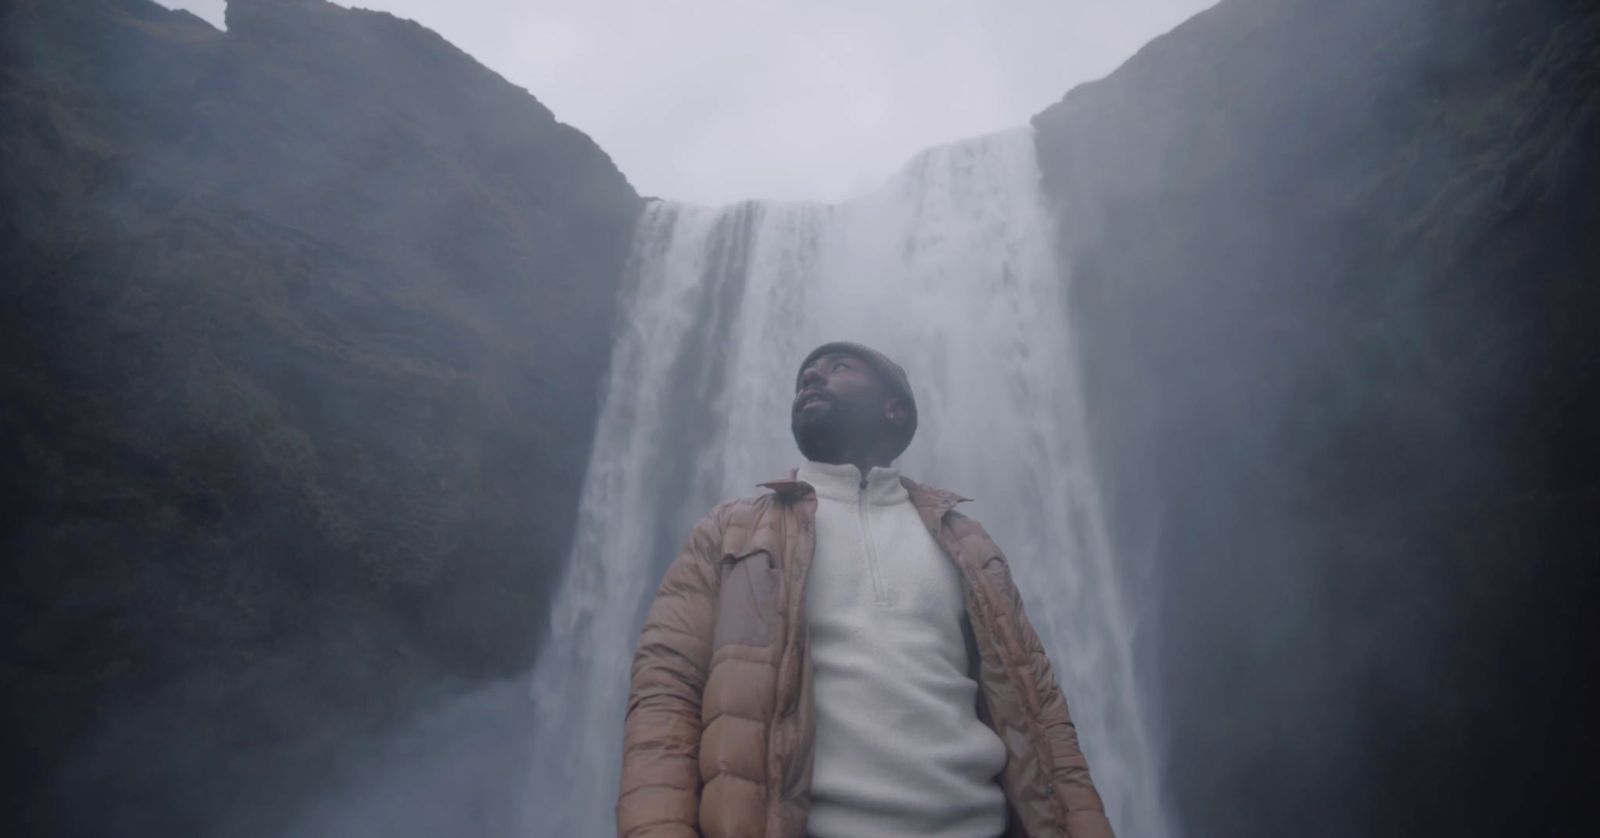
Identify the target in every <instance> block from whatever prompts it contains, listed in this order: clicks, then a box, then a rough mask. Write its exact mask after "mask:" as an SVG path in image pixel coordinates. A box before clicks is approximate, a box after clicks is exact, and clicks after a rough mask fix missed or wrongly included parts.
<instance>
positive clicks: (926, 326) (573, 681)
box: [527, 128, 1171, 838]
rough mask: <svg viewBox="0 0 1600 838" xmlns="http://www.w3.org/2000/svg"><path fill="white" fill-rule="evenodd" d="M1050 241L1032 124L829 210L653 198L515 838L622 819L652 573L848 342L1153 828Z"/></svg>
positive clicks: (743, 475)
mask: <svg viewBox="0 0 1600 838" xmlns="http://www.w3.org/2000/svg"><path fill="white" fill-rule="evenodd" d="M1054 242H1055V236H1054V231H1053V227H1052V220H1051V217H1050V215H1049V213H1048V211H1047V209H1046V207H1045V204H1044V198H1043V195H1042V193H1041V191H1040V185H1039V170H1038V163H1037V160H1036V158H1035V154H1034V147H1033V135H1032V131H1031V130H1030V129H1026V128H1024V129H1018V130H1013V131H1007V132H1002V133H999V134H994V135H990V136H985V137H980V138H976V139H972V140H968V141H964V142H958V143H954V144H951V145H947V146H941V147H938V148H933V149H930V150H928V151H925V152H923V153H922V154H920V155H919V156H917V157H916V158H915V159H913V160H912V161H911V162H910V164H909V165H907V166H906V167H905V168H904V169H903V170H902V171H901V172H899V173H898V174H897V175H896V176H894V177H893V178H891V179H890V180H889V181H888V182H887V183H885V184H884V185H883V186H881V187H880V188H878V189H877V190H875V191H873V192H871V193H868V194H866V195H863V196H861V197H859V198H856V199H852V200H850V201H847V202H844V203H840V204H835V205H822V204H809V203H772V202H745V203H740V204H735V205H732V206H726V207H702V206H691V205H684V204H678V203H672V202H653V203H651V204H650V206H649V207H648V209H647V210H646V212H645V214H644V217H643V218H642V220H641V222H640V225H639V230H638V233H637V236H636V239H635V244H634V253H633V257H632V267H631V268H630V276H629V278H628V282H627V287H626V289H625V294H626V296H625V302H624V304H623V313H622V318H621V323H620V326H619V331H618V334H617V337H616V344H615V346H614V349H613V353H614V354H613V359H612V364H611V369H610V372H609V378H608V381H607V382H606V386H605V390H604V404H603V407H602V411H601V418H600V423H599V426H598V428H597V431H596V436H595V443H594V450H593V453H592V456H591V459H590V463H589V471H588V476H587V479H586V483H585V486H584V489H583V496H582V502H581V504H582V505H581V511H580V514H579V522H578V529H577V532H578V536H577V540H576V542H575V545H574V548H573V552H572V557H571V563H570V569H569V571H568V576H567V577H566V579H565V581H564V582H563V584H562V587H561V588H560V590H559V592H558V593H557V594H556V597H555V604H554V613H553V619H552V625H551V628H550V634H549V636H548V639H547V641H546V648H545V649H544V651H543V652H542V653H541V655H540V657H539V662H538V664H537V667H536V670H535V674H534V678H533V684H532V689H533V692H534V695H533V698H534V704H535V727H534V733H533V736H534V743H535V744H534V748H535V751H534V761H535V767H534V776H533V792H532V795H531V796H530V799H529V800H528V801H527V805H528V807H529V808H528V818H529V831H530V832H533V833H535V834H551V835H556V834H561V835H605V834H612V833H613V832H614V830H615V827H614V815H613V806H614V804H615V800H616V789H617V782H618V775H619V772H620V759H621V756H620V755H621V735H622V719H623V713H624V710H625V703H626V697H627V690H628V673H629V663H630V661H631V656H632V653H633V645H634V642H635V641H636V639H637V636H638V631H639V627H640V624H641V622H642V620H643V616H644V611H645V609H646V608H647V607H648V605H649V601H650V598H651V596H652V595H653V594H654V592H655V588H656V585H657V584H658V583H659V581H660V579H661V575H662V573H663V572H664V570H665V567H666V564H667V563H668V562H669V561H670V560H671V558H672V556H673V555H674V554H675V552H676V550H677V547H678V546H679V545H680V544H681V543H682V540H683V538H684V537H685V536H686V535H687V533H688V531H689V528H690V526H691V525H692V524H693V523H694V521H695V520H696V519H697V518H699V517H700V516H701V515H703V514H704V513H705V512H706V511H708V510H709V509H710V508H711V507H712V506H713V505H714V504H715V503H716V502H717V501H719V500H722V499H725V498H730V497H736V496H740V495H748V494H754V493H757V492H759V491H761V490H759V489H757V488H756V484H757V483H759V482H761V481H763V480H767V479H771V478H772V477H775V476H778V475H780V474H782V473H783V472H784V471H786V470H787V469H788V468H789V467H791V466H793V465H795V464H796V463H797V462H798V461H799V457H800V455H799V453H798V452H797V451H796V450H795V447H794V442H793V440H792V438H791V437H790V434H789V403H790V399H791V398H792V396H793V387H794V376H795V373H796V369H797V366H798V363H799V360H800V358H801V357H802V356H803V355H804V354H805V352H807V351H808V350H809V349H811V348H812V347H813V346H816V345H818V344H820V343H823V342H824V341H828V340H836V339H844V340H859V341H862V342H864V343H867V344H869V345H872V346H874V347H876V348H878V349H880V350H882V351H883V352H885V353H886V354H887V355H889V356H890V357H891V358H894V359H896V360H897V361H899V362H900V363H901V364H902V365H903V366H904V367H905V368H906V370H907V372H908V374H909V376H910V379H911V385H912V389H913V391H914V392H915V395H916V399H917V404H918V408H919V409H918V413H919V416H920V428H919V430H918V433H917V437H916V439H915V440H914V441H913V442H912V444H911V447H910V448H909V449H908V450H907V451H906V453H905V455H904V456H903V457H902V458H901V459H900V460H899V461H898V462H897V465H898V466H899V467H900V468H901V469H902V471H903V472H905V473H906V474H907V475H909V476H911V477H913V478H915V479H918V480H921V481H924V482H928V483H931V484H933V485H936V486H941V487H945V488H949V489H953V490H955V491H958V492H960V493H962V494H965V495H968V496H970V497H973V498H975V499H976V500H975V502H974V503H972V504H968V505H966V506H964V507H963V509H964V511H966V512H967V513H968V514H970V515H972V516H973V517H976V518H977V519H978V520H980V521H982V522H984V524H985V526H986V527H987V528H988V529H989V531H990V532H991V533H992V534H993V535H994V537H995V539H996V541H997V542H998V543H999V544H1000V546H1001V548H1002V549H1003V550H1005V551H1006V554H1007V556H1008V557H1009V558H1010V560H1011V563H1012V567H1013V571H1014V574H1015V576H1016V578H1017V581H1018V584H1019V587H1020V588H1021V590H1022V592H1023V600H1024V605H1025V607H1026V609H1027V613H1028V615H1029V617H1030V619H1031V620H1032V621H1033V623H1034V625H1035V626H1036V627H1037V629H1038V631H1039V634H1040V636H1041V638H1042V639H1043V642H1044V645H1045V647H1046V649H1047V651H1048V652H1049V654H1050V658H1051V660H1052V661H1053V662H1054V664H1055V666H1056V674H1057V677H1058V679H1059V680H1060V682H1061V686H1062V688H1063V689H1064V690H1065V693H1066V696H1067V699H1068V702H1069V704H1070V705H1071V708H1072V711H1073V715H1074V718H1075V721H1076V722H1077V724H1078V731H1079V736H1080V739H1081V742H1082V746H1083V749H1084V751H1085V752H1086V754H1087V755H1088V757H1089V761H1090V767H1091V769H1092V771H1093V774H1094V777H1095V780H1096V783H1097V785H1098V786H1099V788H1100V790H1101V793H1102V795H1103V797H1104V798H1105V801H1106V805H1107V810H1108V812H1109V813H1110V815H1111V819H1112V821H1113V823H1114V825H1115V826H1116V827H1117V828H1118V830H1119V831H1120V833H1121V834H1123V835H1125V836H1141V838H1161V836H1165V835H1169V834H1171V829H1170V828H1169V826H1168V824H1167V821H1166V818H1165V816H1164V814H1163V806H1162V804H1161V800H1162V797H1161V792H1160V789H1159V788H1158V787H1157V771H1156V766H1155V764H1154V762H1153V746H1154V744H1155V743H1154V742H1153V740H1152V736H1151V732H1150V731H1149V730H1148V729H1147V727H1146V724H1147V723H1146V719H1147V717H1148V715H1149V710H1148V709H1147V706H1146V705H1147V702H1148V696H1147V695H1145V694H1143V693H1141V692H1140V690H1139V689H1137V688H1136V686H1137V685H1136V678H1135V672H1134V668H1133V666H1132V662H1131V660H1130V650H1131V645H1132V633H1133V629H1134V626H1133V625H1132V622H1131V620H1130V619H1129V617H1128V611H1127V610H1126V604H1125V601H1124V596H1123V592H1122V590H1121V588H1120V585H1119V577H1118V573H1117V572H1116V568H1115V567H1114V557H1113V555H1112V553H1111V550H1110V549H1109V545H1108V542H1107V537H1106V533H1105V529H1104V525H1103V523H1102V518H1101V512H1100V509H1099V500H1098V494H1097V491H1096V487H1095V482H1094V478H1093V474H1092V463H1091V458H1090V452H1089V450H1088V448H1087V440H1086V432H1085V427H1084V411H1083V406H1082V404H1081V403H1080V397H1079V388H1078V384H1077V377H1078V372H1077V366H1076V356H1075V350H1074V344H1073V341H1072V340H1071V336H1070V335H1069V334H1068V332H1067V323H1068V319H1067V316H1066V305H1067V301H1066V288H1065V287H1064V281H1063V276H1062V273H1061V271H1060V270H1058V267H1057V263H1056V258H1055V253H1054Z"/></svg>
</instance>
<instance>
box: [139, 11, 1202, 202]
mask: <svg viewBox="0 0 1600 838" xmlns="http://www.w3.org/2000/svg"><path fill="white" fill-rule="evenodd" d="M161 1H162V2H163V3H164V4H165V5H168V6H175V7H180V8H186V9H189V10H191V11H193V12H195V13H197V14H199V15H200V16H201V17H204V18H206V19H207V20H210V21H212V22H213V23H216V24H217V25H218V26H220V25H221V24H222V9H223V5H224V2H223V0H161ZM1212 2H1213V0H1054V2H1051V0H450V2H444V0H365V2H360V3H341V5H356V6H361V7H363V8H372V9H381V10H383V11H387V12H392V13H394V14H396V15H399V16H401V17H407V18H411V19H414V20H416V21H418V22H420V23H422V24H423V25H424V26H427V27H428V28H430V29H433V30H434V31H436V32H438V33H440V34H441V35H443V36H444V37H445V38H447V39H448V40H450V41H451V42H452V43H454V44H455V45H456V46H458V47H460V48H462V49H464V50H466V51H467V52H468V53H470V54H471V55H472V56H474V57H475V58H477V59H478V60H479V61H481V62H483V63H484V64H485V65H487V66H488V67H489V68H490V69H492V70H495V71H496V72H498V73H500V74H501V75H503V76H505V77H506V78H507V79H509V80H510V81H511V82H512V83H514V84H517V85H520V86H522V87H525V88H527V89H528V91H529V92H531V93H532V94H533V95H534V96H536V97H538V99H539V100H540V101H542V102H544V103H545V104H546V105H547V106H549V108H550V109H551V110H553V111H555V114H556V117H557V118H558V119H560V120H561V121H563V122H566V123H568V124H570V125H573V126H575V127H577V128H578V129H579V130H582V131H583V132H584V133H586V134H588V135H589V136H591V137H593V138H594V139H595V141H596V142H598V143H599V144H600V146H601V147H602V148H604V149H605V150H606V151H607V152H608V153H610V155H611V158H612V159H613V160H615V161H616V163H617V165H618V167H620V168H621V169H622V171H623V173H624V174H626V175H627V176H628V179H629V180H630V181H631V182H632V183H633V185H634V188H636V189H638V190H639V191H640V192H641V193H643V194H645V195H655V196H660V197H665V198H678V199H683V200H691V201H702V202H707V203H722V202H726V201H733V200H738V199H741V198H779V199H798V198H814V199H821V200H837V199H839V198H842V197H845V196H846V195H849V194H852V193H854V192H857V191H860V190H862V189H864V188H866V187H869V186H871V185H872V184H874V183H876V182H878V181H880V180H882V179H883V178H885V177H887V176H888V175H889V174H891V173H892V172H894V171H895V170H896V169H898V168H899V167H900V165H901V164H902V163H903V162H905V161H906V160H907V159H908V158H909V157H910V156H911V155H913V154H915V153H916V152H917V151H919V150H921V149H923V148H926V147H928V146H930V145H936V144H939V143H943V142H948V141H950V140H956V139H961V138H963V137H969V136H973V135H975V134H983V133H987V132H990V131H996V130H999V129H1002V128H1008V127H1011V126H1014V125H1021V124H1023V123H1024V122H1026V121H1027V119H1028V117H1030V116H1032V115H1033V114H1034V113H1037V112H1038V111H1040V110H1042V109H1043V108H1044V107H1045V106H1047V105H1049V104H1050V103H1051V102H1054V101H1056V100H1057V99H1059V98H1061V96H1062V94H1064V93H1065V92H1066V91H1067V90H1068V89H1069V88H1071V87H1072V86H1073V85H1075V84H1078V83H1079V82H1083V81H1087V80H1090V79H1094V78H1099V77H1101V76H1103V75H1105V74H1106V73H1108V72H1110V71H1111V70H1113V69H1115V68H1116V66H1117V65H1118V64H1120V63H1121V62H1122V61H1123V60H1124V59H1126V58H1127V57H1128V56H1130V55H1132V54H1133V53H1134V52H1135V51H1136V50H1138V48H1139V47H1140V46H1141V45H1143V44H1144V43H1145V42H1147V41H1149V40H1150V39H1151V38H1153V37H1155V36H1156V35H1158V34H1160V33H1162V32H1165V31H1167V30H1169V29H1171V28H1172V27H1173V26H1175V25H1177V24H1178V23H1181V22H1182V21H1183V20H1184V19H1185V18H1187V17H1189V16H1190V15H1192V14H1194V13H1195V12H1197V11H1199V10H1200V9H1203V8H1205V7H1207V6H1209V5H1212Z"/></svg>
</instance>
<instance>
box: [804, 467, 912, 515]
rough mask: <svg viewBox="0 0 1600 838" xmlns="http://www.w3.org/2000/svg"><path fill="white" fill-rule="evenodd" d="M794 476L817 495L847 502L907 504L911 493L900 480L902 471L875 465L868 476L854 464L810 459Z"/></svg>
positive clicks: (881, 504)
mask: <svg viewBox="0 0 1600 838" xmlns="http://www.w3.org/2000/svg"><path fill="white" fill-rule="evenodd" d="M795 478H796V479H797V480H803V481H805V482H807V483H810V484H811V486H812V488H813V489H814V490H816V493H817V496H818V497H821V498H826V499H828V500H836V501H844V502H846V503H862V504H867V505H871V506H888V505H891V504H897V503H905V502H906V500H907V499H908V497H909V495H908V494H907V493H906V487H905V486H903V485H901V483H900V471H899V470H898V469H895V468H893V467H885V466H874V467H873V468H871V469H870V470H868V471H867V473H866V474H865V475H863V474H862V473H861V470H860V469H858V468H856V466H854V465H853V464H851V463H842V464H835V463H819V462H816V461H814V460H807V461H806V462H805V463H804V464H803V465H801V466H800V467H799V468H798V469H795Z"/></svg>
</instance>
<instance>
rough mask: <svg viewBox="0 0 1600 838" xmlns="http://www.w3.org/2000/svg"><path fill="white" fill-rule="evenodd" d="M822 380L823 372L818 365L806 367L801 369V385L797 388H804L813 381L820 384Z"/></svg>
mask: <svg viewBox="0 0 1600 838" xmlns="http://www.w3.org/2000/svg"><path fill="white" fill-rule="evenodd" d="M822 380H823V379H822V373H821V372H820V371H818V369H817V368H816V367H806V368H805V369H803V370H801V371H800V386H799V387H798V388H797V389H802V390H803V389H805V388H806V386H807V385H809V384H812V383H818V384H820V383H822Z"/></svg>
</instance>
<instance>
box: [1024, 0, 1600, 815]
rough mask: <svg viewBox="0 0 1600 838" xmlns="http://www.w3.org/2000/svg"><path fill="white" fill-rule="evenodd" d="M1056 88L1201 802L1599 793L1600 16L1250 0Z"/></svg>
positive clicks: (1541, 801)
mask: <svg viewBox="0 0 1600 838" xmlns="http://www.w3.org/2000/svg"><path fill="white" fill-rule="evenodd" d="M1034 124H1035V126H1036V127H1037V129H1038V142H1039V146H1040V152H1039V153H1040V156H1041V163H1042V166H1043V168H1044V170H1045V175H1046V180H1047V187H1048V189H1049V191H1050V193H1051V195H1052V198H1053V200H1054V201H1055V203H1056V205H1057V210H1058V212H1059V215H1060V223H1061V233H1062V252H1063V255H1064V257H1065V261H1064V264H1066V265H1068V266H1069V269H1070V276H1069V277H1068V281H1069V282H1070V283H1071V296H1072V301H1073V306H1074V328H1075V332H1076V334H1077V335H1078V340H1079V344H1080V347H1081V350H1082V353H1083V356H1084V364H1085V367H1086V372H1087V379H1088V380H1087V384H1086V387H1087V388H1088V393H1087V403H1088V404H1089V405H1090V408H1091V411H1092V413H1093V417H1092V419H1093V434H1094V437H1095V449H1096V452H1097V454H1098V456H1099V461H1098V467H1099V470H1100V473H1101V476H1102V481H1103V483H1104V484H1105V486H1106V487H1107V491H1108V506H1109V508H1110V509H1111V514H1112V517H1113V522H1112V523H1113V529H1114V533H1115V535H1114V538H1115V541H1116V545H1117V549H1118V553H1119V555H1120V557H1121V559H1122V560H1123V562H1124V567H1125V569H1126V570H1127V577H1128V578H1127V581H1128V584H1129V585H1130V586H1131V587H1132V588H1133V589H1135V590H1137V591H1139V592H1140V594H1139V599H1140V600H1141V601H1142V602H1143V603H1144V608H1145V612H1144V614H1143V616H1142V618H1141V620H1142V626H1141V630H1140V638H1141V641H1140V642H1141V643H1142V648H1141V651H1142V653H1143V655H1144V656H1145V657H1146V660H1148V661H1150V662H1152V663H1153V665H1152V666H1151V667H1150V668H1149V669H1148V670H1147V671H1145V672H1143V673H1142V675H1141V677H1142V679H1143V681H1144V683H1145V684H1146V687H1147V690H1148V691H1150V692H1151V693H1152V694H1154V695H1155V696H1157V701H1158V707H1157V715H1158V717H1159V719H1160V726H1161V728H1162V729H1163V730H1164V731H1165V734H1164V735H1165V741H1166V750H1167V768H1166V777H1167V781H1168V786H1169V789H1170V792H1171V796H1172V799H1171V800H1170V801H1169V803H1170V804H1171V807H1172V809H1173V810H1174V813H1175V814H1176V815H1177V817H1176V821H1177V822H1178V823H1180V824H1181V825H1182V832H1183V833H1184V834H1188V835H1226V836H1256V835H1259V836H1283V835H1296V836H1313V835H1329V836H1333V835H1397V836H1398V835H1443V834H1451V835H1502V834H1526V835H1557V834H1578V832H1579V831H1583V830H1578V831H1569V830H1571V829H1572V825H1573V824H1574V823H1589V824H1591V825H1592V824H1593V822H1594V816H1593V813H1592V811H1588V812H1584V811H1583V810H1581V809H1579V808H1578V806H1579V804H1580V802H1581V801H1583V800H1585V799H1586V797H1585V795H1586V792H1585V791H1584V789H1586V788H1587V787H1588V785H1587V783H1586V782H1585V780H1584V779H1583V778H1585V777H1589V778H1592V777H1593V768H1592V767H1587V766H1588V765H1590V764H1592V759H1591V755H1592V754H1593V752H1594V741H1595V740H1594V733H1595V724H1594V712H1593V704H1594V696H1595V692H1594V677H1593V676H1594V674H1595V673H1594V668H1595V667H1594V662H1595V661H1596V660H1597V659H1600V655H1597V653H1596V652H1597V650H1596V645H1595V642H1594V640H1593V639H1592V637H1593V635H1592V634H1591V633H1589V632H1588V631H1586V628H1587V623H1588V621H1587V620H1585V619H1584V618H1583V613H1584V612H1585V610H1586V609H1587V608H1588V603H1589V602H1592V601H1593V600H1594V598H1595V595H1596V594H1597V593H1600V592H1597V590H1596V573H1595V569H1594V561H1595V558H1596V557H1597V556H1600V434H1597V433H1596V428H1600V395H1597V394H1600V388H1597V387H1596V384H1597V379H1596V374H1597V372H1600V339H1597V338H1596V336H1595V334H1596V333H1595V324H1596V323H1600V286H1597V285H1596V284H1595V281H1594V280H1595V279H1596V277H1597V276H1600V271H1597V269H1600V237H1597V236H1596V231H1600V167H1597V162H1596V161H1597V157H1600V151H1597V149H1600V14H1597V13H1596V12H1595V10H1594V9H1593V7H1592V5H1591V4H1583V3H1568V2H1536V3H1504V2H1491V1H1490V0H1467V2H1458V3H1431V2H1413V1H1412V0H1407V1H1406V2H1389V0H1383V2H1379V0H1361V1H1360V2H1350V3H1325V2H1312V0H1223V2H1222V3H1221V4H1220V5H1219V6H1217V7H1215V8H1214V9H1212V10H1210V11H1208V12H1205V13H1202V14H1201V15H1199V16H1198V17H1196V18H1194V19H1193V20H1191V21H1189V22H1188V23H1186V24H1185V25H1183V26H1181V27H1179V28H1178V29H1177V30H1175V31H1174V32H1172V33H1170V34H1168V35H1167V36H1165V37H1163V38H1160V39H1158V40H1157V41H1155V42H1153V43H1152V44H1150V45H1149V46H1148V47H1146V48H1145V49H1144V50H1143V51H1142V52H1140V53H1139V54H1138V55H1137V56H1136V57H1135V58H1133V59H1132V60H1130V61H1129V62H1127V64H1126V65H1124V66H1123V67H1122V68H1120V69H1119V70H1118V71H1117V72H1116V73H1114V74H1113V75H1111V76H1110V77H1108V78H1106V79H1104V80H1102V81H1099V82H1096V83H1093V84H1088V85H1084V86H1082V87H1080V88H1078V89H1075V90H1073V91H1072V92H1071V93H1070V94H1069V95H1067V96H1066V98H1065V99H1063V100H1062V101H1061V102H1060V103H1059V104H1057V105H1055V106H1053V107H1051V108H1050V109H1048V110H1046V111H1045V112H1043V113H1041V114H1040V115H1039V116H1038V117H1036V118H1035V120H1034ZM1591 808H1592V807H1591ZM1579 817H1581V820H1574V819H1576V818H1579Z"/></svg>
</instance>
